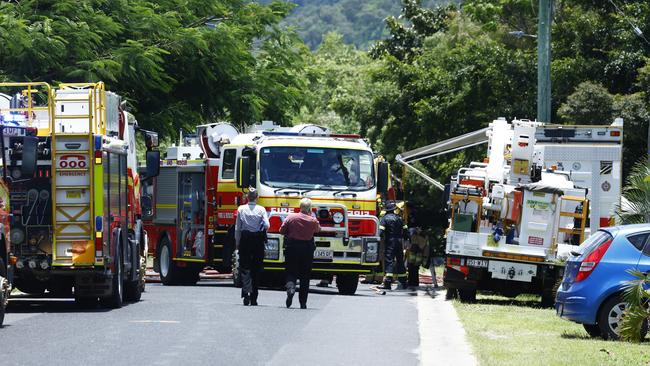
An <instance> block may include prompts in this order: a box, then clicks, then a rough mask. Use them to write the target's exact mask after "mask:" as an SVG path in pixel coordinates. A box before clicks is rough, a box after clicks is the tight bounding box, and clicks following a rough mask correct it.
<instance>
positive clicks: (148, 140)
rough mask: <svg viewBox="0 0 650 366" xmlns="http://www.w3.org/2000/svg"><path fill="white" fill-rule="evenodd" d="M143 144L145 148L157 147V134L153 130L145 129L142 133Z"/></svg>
mask: <svg viewBox="0 0 650 366" xmlns="http://www.w3.org/2000/svg"><path fill="white" fill-rule="evenodd" d="M144 144H145V146H146V147H147V149H153V148H154V147H158V145H159V143H158V134H157V133H155V132H151V131H146V132H145V133H144Z"/></svg>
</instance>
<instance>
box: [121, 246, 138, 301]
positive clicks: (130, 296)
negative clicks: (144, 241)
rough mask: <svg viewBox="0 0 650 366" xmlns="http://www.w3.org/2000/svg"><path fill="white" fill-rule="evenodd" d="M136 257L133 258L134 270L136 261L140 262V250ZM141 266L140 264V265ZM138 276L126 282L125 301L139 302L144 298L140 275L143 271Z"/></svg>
mask: <svg viewBox="0 0 650 366" xmlns="http://www.w3.org/2000/svg"><path fill="white" fill-rule="evenodd" d="M136 253H137V254H136V255H135V258H133V270H134V271H135V270H136V263H137V264H138V265H139V264H140V251H139V250H137V251H136ZM138 268H139V266H138ZM138 273H139V275H138V277H137V278H136V279H135V280H133V281H126V283H125V284H124V301H131V302H138V301H140V298H142V286H141V285H140V276H142V273H140V272H138Z"/></svg>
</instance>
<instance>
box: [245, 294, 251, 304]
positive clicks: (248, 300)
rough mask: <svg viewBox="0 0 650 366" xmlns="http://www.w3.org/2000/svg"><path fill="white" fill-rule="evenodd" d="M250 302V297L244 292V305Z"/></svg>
mask: <svg viewBox="0 0 650 366" xmlns="http://www.w3.org/2000/svg"><path fill="white" fill-rule="evenodd" d="M250 303H251V297H250V296H249V295H248V294H246V295H244V306H248V305H249V304H250Z"/></svg>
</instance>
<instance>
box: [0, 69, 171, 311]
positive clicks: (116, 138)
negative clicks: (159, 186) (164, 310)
mask: <svg viewBox="0 0 650 366" xmlns="http://www.w3.org/2000/svg"><path fill="white" fill-rule="evenodd" d="M2 86H3V84H0V87H2ZM32 89H33V88H32V87H23V90H22V91H20V92H19V93H17V94H16V95H15V96H14V97H13V100H12V105H11V107H12V108H10V112H15V111H24V110H26V111H27V113H28V118H27V120H25V121H22V123H24V125H25V126H27V127H28V128H36V129H37V135H38V144H37V148H36V158H37V164H36V168H35V169H34V171H33V172H29V173H27V174H25V173H24V171H25V169H24V167H23V169H20V168H21V166H23V165H24V162H23V161H22V160H18V159H12V160H11V161H9V162H8V167H7V170H8V171H9V172H10V175H11V178H12V182H11V184H10V186H9V196H10V209H11V212H12V217H11V232H10V241H11V252H12V254H13V255H14V256H15V257H16V258H17V260H16V263H15V267H14V272H15V278H14V285H15V287H17V288H18V289H19V290H21V291H22V292H26V293H42V292H44V291H46V290H49V291H50V292H55V293H57V294H59V295H66V294H67V295H72V289H73V288H74V297H75V299H76V301H77V302H79V303H80V304H84V305H89V304H94V303H96V302H97V300H98V299H99V300H101V301H102V303H103V304H105V305H107V306H110V307H120V306H121V305H122V301H123V300H125V301H138V300H139V299H140V296H141V293H142V291H143V290H144V287H143V286H144V260H142V258H144V253H146V233H145V232H144V230H143V228H142V225H141V222H140V215H141V213H140V207H139V202H140V197H139V195H140V186H139V184H140V179H141V177H140V176H139V175H138V171H137V158H136V143H135V138H136V136H135V134H136V130H137V129H138V127H137V122H136V121H135V118H134V117H133V116H132V115H131V114H130V113H128V112H127V111H125V110H124V103H122V100H121V98H120V97H119V95H117V94H115V93H112V92H109V91H106V90H105V87H104V84H103V83H101V82H99V83H91V84H61V85H60V86H59V87H58V88H56V89H50V88H49V86H48V87H47V89H50V91H49V92H47V93H45V94H43V93H34V92H32V91H31V90H32ZM30 109H31V110H30ZM5 122H6V121H5ZM145 140H146V145H147V153H146V156H147V162H148V164H147V166H148V169H147V178H152V177H153V176H155V175H156V174H157V171H158V169H159V164H158V161H159V157H160V153H159V152H158V151H155V150H154V148H155V147H156V146H157V144H158V137H157V135H156V134H155V133H153V132H149V131H145ZM14 145H16V144H15V143H14V142H11V146H12V147H13V146H14Z"/></svg>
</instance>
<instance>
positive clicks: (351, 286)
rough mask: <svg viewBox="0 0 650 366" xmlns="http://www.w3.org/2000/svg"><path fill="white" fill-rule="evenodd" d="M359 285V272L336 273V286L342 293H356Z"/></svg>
mask: <svg viewBox="0 0 650 366" xmlns="http://www.w3.org/2000/svg"><path fill="white" fill-rule="evenodd" d="M357 286H359V274H358V273H342V274H337V275H336V287H338V289H339V294H341V295H354V293H355V292H357Z"/></svg>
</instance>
